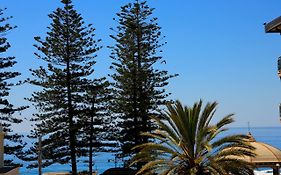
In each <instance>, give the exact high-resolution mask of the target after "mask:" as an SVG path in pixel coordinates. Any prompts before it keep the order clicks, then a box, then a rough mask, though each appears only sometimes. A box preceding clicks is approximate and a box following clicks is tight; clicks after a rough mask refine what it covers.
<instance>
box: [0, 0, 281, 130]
mask: <svg viewBox="0 0 281 175" xmlns="http://www.w3.org/2000/svg"><path fill="white" fill-rule="evenodd" d="M127 2H130V1H128V0H96V1H93V0H83V1H82V0H73V3H74V5H75V8H76V9H77V10H78V11H79V12H80V13H81V14H82V16H83V17H84V20H85V22H86V23H92V24H93V25H94V27H95V28H96V38H97V39H98V38H101V39H102V45H103V46H104V48H103V49H102V50H101V51H100V52H99V53H98V58H97V61H98V64H97V65H96V69H97V72H98V74H100V75H107V74H108V73H109V70H108V67H109V65H110V62H111V60H110V58H109V54H110V50H108V49H107V48H106V46H108V45H112V44H114V42H113V40H112V39H111V38H110V37H109V34H112V32H111V31H110V30H109V28H110V27H114V26H116V22H114V21H113V20H112V18H113V17H115V13H116V12H118V11H119V10H120V6H121V5H124V4H126V3H127ZM148 3H149V5H150V6H151V7H155V8H156V10H155V13H154V16H156V17H158V18H159V25H160V26H161V27H162V32H163V34H164V35H165V36H166V38H165V40H166V41H167V42H168V44H167V45H166V46H164V48H163V50H164V53H163V54H162V55H163V57H164V58H165V59H166V60H167V64H166V65H163V67H162V68H163V69H167V70H169V71H170V73H179V74H180V76H179V77H177V78H175V79H173V80H171V81H170V85H169V86H168V87H167V91H169V92H171V93H172V96H171V98H172V99H179V100H181V101H182V102H183V103H184V104H187V105H192V104H193V103H194V102H195V101H198V100H199V99H203V100H204V101H215V100H216V101H218V102H219V108H218V111H217V116H218V117H217V118H220V117H222V116H223V115H226V114H228V113H235V114H236V115H235V119H236V123H235V124H234V125H233V126H239V127H246V126H247V122H250V124H251V126H252V127H256V126H280V125H281V123H280V122H279V111H278V105H279V103H280V102H281V93H280V89H281V82H280V81H279V79H278V77H277V68H276V67H277V57H279V56H280V55H281V36H280V35H279V34H265V33H264V26H263V23H264V22H268V21H270V20H272V19H274V18H276V17H278V16H280V15H281V13H280V12H281V11H280V5H281V1H278V0H271V1H266V0H263V1H262V0H260V1H257V0H247V1H245V0H235V1H225V0H213V1H207V0H196V1H195V0H173V1H168V0H150V1H149V2H148ZM59 6H61V4H60V3H59V0H40V1H38V0H26V1H20V0H1V6H0V7H1V8H3V7H6V8H8V9H7V11H6V15H12V16H14V18H13V19H12V20H10V23H11V24H14V25H17V26H18V28H17V29H15V30H13V31H12V32H10V33H9V34H8V38H9V41H10V43H11V44H12V48H11V49H10V50H9V54H10V55H14V56H16V58H17V61H18V64H17V66H16V67H15V68H16V69H17V70H18V71H20V72H21V73H22V77H21V78H22V79H24V78H26V77H28V76H30V73H29V72H28V69H29V68H34V67H36V66H38V65H40V64H41V63H42V62H40V61H39V60H37V59H35V57H34V55H33V52H35V51H36V50H35V48H34V47H33V46H32V45H33V44H35V42H34V39H33V37H34V36H44V35H45V33H46V31H47V29H46V27H47V26H48V25H49V24H50V20H49V18H48V16H47V14H49V13H51V12H52V11H53V10H55V9H56V8H57V7H59ZM33 90H35V89H34V88H33V87H30V86H28V85H24V86H22V87H17V88H14V90H13V91H12V96H11V99H12V101H14V102H15V103H16V104H26V103H27V102H26V101H25V100H23V98H24V97H29V96H30V95H31V93H32V91H33ZM32 112H33V109H30V110H27V111H25V112H23V114H22V115H23V116H24V117H26V118H29V116H30V115H31V113H32ZM24 126H26V128H28V122H25V124H24ZM22 129H23V128H21V130H22Z"/></svg>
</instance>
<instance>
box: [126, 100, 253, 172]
mask: <svg viewBox="0 0 281 175" xmlns="http://www.w3.org/2000/svg"><path fill="white" fill-rule="evenodd" d="M216 106H217V103H216V102H213V103H207V104H206V106H205V107H204V108H203V109H202V101H201V100H200V101H199V102H197V103H195V104H194V105H193V107H191V108H190V107H187V106H183V105H182V104H181V103H180V102H179V101H176V103H175V104H174V105H173V104H168V105H167V109H168V110H167V111H166V112H165V113H163V114H162V119H159V118H155V117H152V120H154V121H155V122H156V124H157V125H158V126H159V128H158V129H157V130H155V131H154V132H152V133H143V134H144V135H145V136H148V137H150V138H152V139H154V141H155V142H149V143H144V144H141V145H138V146H136V147H135V148H134V149H136V150H138V151H139V153H137V154H136V155H135V156H134V158H133V162H132V164H131V165H134V164H135V163H138V162H145V165H144V166H143V167H142V168H141V169H140V170H139V171H138V173H137V174H142V175H143V174H159V175H174V174H177V175H207V174H212V175H213V174H214V175H225V174H236V175H249V174H253V171H252V168H253V167H252V166H251V165H250V164H249V163H248V162H246V161H244V160H242V158H241V157H243V156H255V155H254V153H253V150H254V149H255V148H254V147H252V146H250V145H249V142H248V139H249V137H248V136H247V135H227V136H225V135H224V136H222V135H221V133H223V132H224V131H226V130H227V128H225V126H226V125H228V124H230V123H232V122H233V121H234V120H233V118H232V116H233V114H229V115H227V116H225V117H224V118H222V119H221V120H220V121H219V122H217V123H216V124H211V123H210V122H211V120H212V118H213V117H214V114H215V112H216Z"/></svg>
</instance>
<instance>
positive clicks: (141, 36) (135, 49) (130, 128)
mask: <svg viewBox="0 0 281 175" xmlns="http://www.w3.org/2000/svg"><path fill="white" fill-rule="evenodd" d="M153 11H154V9H153V8H150V7H149V6H148V5H147V3H146V1H144V2H139V1H135V2H134V3H129V4H127V5H125V6H123V7H121V12H119V13H117V19H115V21H116V22H117V23H118V26H117V27H116V29H112V30H113V31H115V32H116V34H115V35H111V38H113V39H114V40H115V42H116V44H115V45H114V46H112V47H109V48H111V50H112V54H111V58H112V60H113V62H112V65H111V67H110V68H111V69H112V70H113V71H114V73H112V74H111V75H110V76H111V77H112V79H113V88H114V93H113V94H114V102H113V112H114V114H115V115H114V116H115V117H116V118H117V120H116V121H117V123H118V124H117V128H118V129H119V132H118V141H119V143H120V144H121V157H127V156H128V157H130V155H131V154H132V151H131V148H132V147H134V146H135V145H138V144H140V143H143V142H147V138H146V137H143V136H141V135H140V133H141V132H149V131H152V130H153V129H154V128H155V126H154V125H153V123H152V122H151V120H150V119H149V116H150V115H157V111H158V110H159V109H160V108H161V105H163V104H165V103H166V102H167V100H166V99H167V97H168V96H169V95H170V93H166V90H165V89H164V88H165V87H166V86H167V85H168V80H169V79H170V78H172V77H175V76H177V75H169V74H168V72H167V71H165V70H159V69H158V68H157V67H158V66H160V65H161V64H164V63H166V61H165V60H163V58H162V57H161V56H159V53H161V52H162V50H160V48H161V47H162V46H163V45H164V44H165V43H161V40H162V39H163V37H162V35H161V31H160V29H161V28H160V27H159V26H158V24H157V18H155V17H152V14H153Z"/></svg>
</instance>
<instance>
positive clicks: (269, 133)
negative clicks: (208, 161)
mask: <svg viewBox="0 0 281 175" xmlns="http://www.w3.org/2000/svg"><path fill="white" fill-rule="evenodd" d="M248 132H250V133H251V134H252V135H253V137H254V138H255V139H256V141H258V142H264V143H267V144H270V145H272V146H274V147H276V148H279V149H280V150H281V127H254V128H238V127H237V128H230V129H229V130H228V131H227V132H226V133H225V134H247V133H248ZM94 161H95V162H94V163H95V164H94V170H95V171H97V172H98V174H101V173H103V172H104V171H105V170H107V169H109V168H113V167H118V166H121V165H122V161H121V160H118V159H115V157H114V156H113V155H112V154H110V153H95V157H94ZM23 164H24V167H21V168H20V175H38V169H27V168H26V165H27V163H23ZM70 169H71V167H70V166H69V165H60V164H54V165H51V166H49V167H46V168H43V173H47V172H69V171H70ZM78 170H79V171H83V170H87V165H86V164H84V163H80V164H78ZM260 170H261V171H264V169H260Z"/></svg>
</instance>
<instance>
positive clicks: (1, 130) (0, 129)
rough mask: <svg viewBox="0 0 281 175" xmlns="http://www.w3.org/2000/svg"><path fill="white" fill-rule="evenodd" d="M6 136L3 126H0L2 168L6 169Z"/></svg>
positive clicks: (0, 164)
mask: <svg viewBox="0 0 281 175" xmlns="http://www.w3.org/2000/svg"><path fill="white" fill-rule="evenodd" d="M4 136H5V133H4V131H3V126H2V125H0V168H3V167H4Z"/></svg>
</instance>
